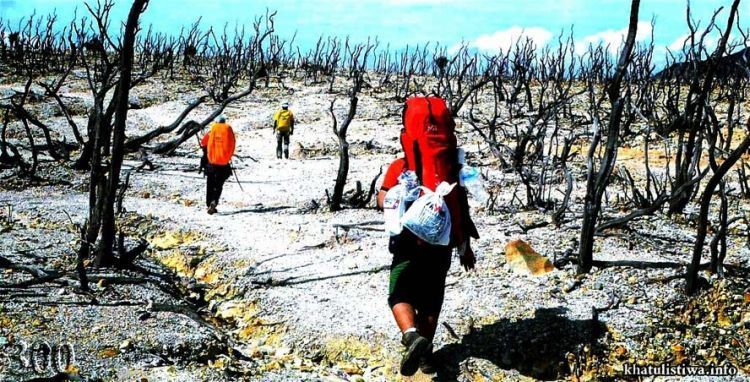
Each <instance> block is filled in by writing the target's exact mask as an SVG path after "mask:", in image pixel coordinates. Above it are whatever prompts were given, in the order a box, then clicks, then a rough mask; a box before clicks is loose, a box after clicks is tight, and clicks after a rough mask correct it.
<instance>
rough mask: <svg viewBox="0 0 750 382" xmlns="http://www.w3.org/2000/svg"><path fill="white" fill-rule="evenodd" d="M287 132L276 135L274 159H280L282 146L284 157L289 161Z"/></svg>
mask: <svg viewBox="0 0 750 382" xmlns="http://www.w3.org/2000/svg"><path fill="white" fill-rule="evenodd" d="M289 135H290V134H289V132H288V131H287V132H285V133H282V132H277V133H276V158H279V159H281V146H282V144H283V145H284V156H285V157H286V159H289Z"/></svg>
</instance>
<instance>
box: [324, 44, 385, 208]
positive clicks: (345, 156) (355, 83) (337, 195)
mask: <svg viewBox="0 0 750 382" xmlns="http://www.w3.org/2000/svg"><path fill="white" fill-rule="evenodd" d="M345 49H346V52H347V56H348V57H347V61H348V71H349V76H350V79H351V81H352V82H351V88H350V89H349V109H348V112H347V114H346V116H345V117H344V119H343V120H342V121H341V124H340V125H339V120H338V118H337V117H336V113H335V112H334V105H335V103H336V99H335V98H334V99H333V100H332V101H331V105H330V107H329V108H328V110H329V112H330V113H331V119H332V120H333V134H334V135H335V136H336V138H337V139H338V144H339V169H338V172H337V175H336V184H335V185H334V187H333V194H332V196H331V197H330V198H329V201H328V204H329V206H330V209H331V211H339V210H341V208H342V202H343V196H344V187H345V186H346V179H347V177H348V175H349V142H348V141H347V140H346V135H347V132H348V131H349V126H350V125H351V123H352V121H353V120H354V116H355V115H356V113H357V104H358V102H359V98H358V95H359V92H360V91H361V90H362V86H363V85H364V82H365V74H366V71H367V63H368V59H369V56H370V53H371V52H372V50H373V49H374V46H373V45H372V44H370V43H369V42H368V43H367V44H359V45H355V46H352V47H350V46H348V45H347V46H346V48H345ZM326 193H328V191H326Z"/></svg>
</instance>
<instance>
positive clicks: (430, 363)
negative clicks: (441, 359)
mask: <svg viewBox="0 0 750 382" xmlns="http://www.w3.org/2000/svg"><path fill="white" fill-rule="evenodd" d="M419 370H420V371H422V372H423V373H425V374H435V372H436V371H437V362H436V361H435V353H433V352H432V344H430V346H429V347H428V348H427V351H425V353H424V355H423V356H422V357H421V358H420V359H419Z"/></svg>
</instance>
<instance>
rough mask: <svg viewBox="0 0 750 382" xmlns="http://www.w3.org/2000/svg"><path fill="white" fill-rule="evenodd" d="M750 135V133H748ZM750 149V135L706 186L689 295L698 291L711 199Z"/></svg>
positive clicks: (689, 267)
mask: <svg viewBox="0 0 750 382" xmlns="http://www.w3.org/2000/svg"><path fill="white" fill-rule="evenodd" d="M748 134H750V132H748ZM748 148H750V135H747V136H745V139H743V140H742V143H740V145H739V146H738V147H737V148H736V149H735V150H734V151H732V153H731V154H730V155H729V156H728V157H727V159H726V160H725V161H724V162H723V163H722V164H721V166H719V168H718V169H717V170H716V172H714V175H713V176H712V177H711V179H710V180H709V181H708V184H706V188H705V189H704V190H703V195H702V196H701V209H700V214H699V215H698V231H697V234H696V238H695V246H694V247H693V259H692V261H691V262H690V266H688V272H687V276H686V279H687V284H686V285H685V292H686V293H687V294H689V295H691V294H693V293H695V292H696V291H697V289H698V270H699V269H700V262H701V257H702V255H703V246H704V244H705V241H706V234H707V233H708V213H709V209H710V207H711V198H712V197H713V195H714V191H715V190H716V187H717V186H718V185H719V183H720V182H721V181H722V179H723V178H724V175H726V174H727V172H729V170H730V169H731V168H732V167H733V166H734V164H735V163H737V161H738V160H739V159H740V157H741V156H742V154H744V153H746V152H747V150H748Z"/></svg>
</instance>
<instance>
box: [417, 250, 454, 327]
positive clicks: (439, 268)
mask: <svg viewBox="0 0 750 382" xmlns="http://www.w3.org/2000/svg"><path fill="white" fill-rule="evenodd" d="M426 252H427V253H425V256H423V257H421V259H423V261H418V262H417V263H416V264H415V266H417V267H419V268H420V269H422V270H423V273H422V279H421V281H420V282H419V283H418V286H417V288H418V291H417V296H418V297H417V303H416V304H415V305H416V306H415V307H416V308H417V318H416V321H417V330H418V331H419V333H420V334H422V335H423V336H424V337H426V338H428V339H430V340H432V339H433V338H434V337H435V331H436V330H437V325H438V318H439V316H440V310H441V309H442V308H443V300H444V298H445V277H446V276H447V275H448V270H449V269H450V266H451V255H452V253H451V249H450V248H447V247H430V248H429V249H427V250H426Z"/></svg>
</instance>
